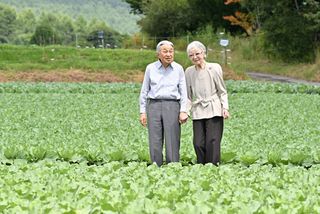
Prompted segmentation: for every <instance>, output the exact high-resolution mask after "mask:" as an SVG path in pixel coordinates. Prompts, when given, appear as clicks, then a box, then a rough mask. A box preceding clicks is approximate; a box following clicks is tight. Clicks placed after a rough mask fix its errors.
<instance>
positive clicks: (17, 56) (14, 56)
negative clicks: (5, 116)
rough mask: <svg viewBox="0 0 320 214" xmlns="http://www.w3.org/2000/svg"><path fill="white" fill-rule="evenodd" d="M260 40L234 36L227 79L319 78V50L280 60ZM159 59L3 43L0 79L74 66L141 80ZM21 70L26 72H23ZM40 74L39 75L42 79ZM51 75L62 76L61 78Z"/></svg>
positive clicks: (216, 56) (141, 53) (211, 54)
mask: <svg viewBox="0 0 320 214" xmlns="http://www.w3.org/2000/svg"><path fill="white" fill-rule="evenodd" d="M257 43H259V42H257V41H255V40H253V39H252V40H244V39H241V40H240V39H233V40H231V42H230V47H228V49H230V51H228V52H227V53H228V59H227V64H226V65H225V66H224V71H225V78H226V79H235V80H237V79H246V75H245V73H246V72H247V71H255V72H261V73H271V74H278V75H284V76H289V77H294V78H299V79H304V80H308V81H318V82H319V81H320V54H318V56H319V57H318V58H317V60H316V62H315V63H313V64H302V63H301V64H286V63H283V62H279V61H277V60H268V59H267V57H266V56H264V55H263V54H261V53H262V51H261V49H259V48H260V47H261V46H260V45H259V44H257ZM208 50H209V51H208V58H207V61H209V62H218V63H220V64H222V65H224V64H225V61H224V60H223V57H222V56H223V53H222V49H221V47H218V46H215V47H214V48H212V49H211V48H209V49H208ZM156 59H157V58H156V53H155V51H154V50H133V49H77V48H74V47H64V46H47V47H38V46H11V45H0V71H1V73H0V81H1V75H2V76H5V78H2V79H7V81H19V80H20V79H19V78H20V77H21V76H22V77H23V76H24V75H25V73H32V72H35V73H51V74H52V72H58V73H59V74H58V75H61V74H60V73H68V72H70V71H73V70H76V71H80V72H85V73H87V74H88V73H89V74H90V73H91V74H92V73H108V74H110V73H111V74H113V75H115V76H117V77H119V78H120V79H122V80H129V81H131V80H135V79H137V80H138V81H139V80H141V76H143V71H144V69H145V67H146V65H147V64H149V63H150V62H153V61H155V60H156ZM175 60H176V61H177V62H179V63H180V64H182V66H183V67H184V68H186V67H188V66H189V65H190V61H189V59H188V58H187V56H186V53H185V51H184V50H176V53H175ZM21 72H22V73H23V74H20V73H21ZM17 73H19V77H18V78H17V77H15V76H16V75H17ZM67 75H68V74H67ZM77 75H78V74H77ZM81 75H82V74H81ZM55 76H56V75H55ZM69 76H72V75H69ZM133 76H134V77H133ZM135 76H139V77H138V78H136V77H135ZM41 78H42V77H39V80H40V81H41ZM68 78H69V77H68ZM31 79H32V78H31ZM51 79H58V80H59V78H51ZM60 79H61V78H60ZM71 79H72V77H71ZM83 79H84V80H86V79H90V80H93V81H94V79H95V77H92V76H89V77H84V78H83ZM109 79H110V78H109ZM111 79H112V78H111ZM113 79H115V80H116V79H117V78H113ZM22 80H23V79H22Z"/></svg>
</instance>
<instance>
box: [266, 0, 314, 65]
mask: <svg viewBox="0 0 320 214" xmlns="http://www.w3.org/2000/svg"><path fill="white" fill-rule="evenodd" d="M270 1H271V2H270ZM270 5H273V7H270ZM262 6H263V7H262V8H263V14H264V17H266V18H265V20H264V22H263V26H262V28H261V29H262V30H263V32H264V35H265V48H266V49H267V51H268V52H269V53H272V55H274V56H276V57H278V58H281V59H282V60H283V61H286V62H312V61H314V60H315V50H316V40H315V39H314V38H315V35H316V33H317V31H315V29H314V28H313V26H314V23H313V22H312V21H310V20H308V19H307V18H306V17H305V16H304V14H303V13H302V9H303V8H304V4H303V1H277V0H268V1H267V0H263V1H262ZM267 15H268V16H267Z"/></svg>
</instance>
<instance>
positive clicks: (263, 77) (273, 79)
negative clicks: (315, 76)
mask: <svg viewBox="0 0 320 214" xmlns="http://www.w3.org/2000/svg"><path fill="white" fill-rule="evenodd" d="M246 74H248V76H249V77H250V78H252V79H253V80H260V81H271V82H287V83H301V84H309V85H316V86H320V82H310V81H305V80H299V79H293V78H290V77H285V76H279V75H273V74H263V73H256V72H247V73H246Z"/></svg>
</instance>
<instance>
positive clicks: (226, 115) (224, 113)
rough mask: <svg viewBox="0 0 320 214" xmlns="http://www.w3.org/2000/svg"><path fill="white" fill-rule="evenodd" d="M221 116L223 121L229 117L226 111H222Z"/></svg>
mask: <svg viewBox="0 0 320 214" xmlns="http://www.w3.org/2000/svg"><path fill="white" fill-rule="evenodd" d="M222 116H223V118H224V119H228V118H229V117H230V114H229V111H228V109H223V111H222Z"/></svg>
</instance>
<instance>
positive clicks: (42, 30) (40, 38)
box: [30, 23, 57, 45]
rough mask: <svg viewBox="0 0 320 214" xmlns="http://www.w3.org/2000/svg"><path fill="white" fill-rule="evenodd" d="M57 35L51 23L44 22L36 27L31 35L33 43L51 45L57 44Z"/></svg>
mask: <svg viewBox="0 0 320 214" xmlns="http://www.w3.org/2000/svg"><path fill="white" fill-rule="evenodd" d="M56 37H57V35H56V34H55V33H54V31H53V29H52V27H51V26H50V25H49V24H46V23H42V24H40V25H39V26H37V27H36V31H35V33H34V34H33V36H32V37H31V41H30V43H31V44H37V45H51V44H56Z"/></svg>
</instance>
